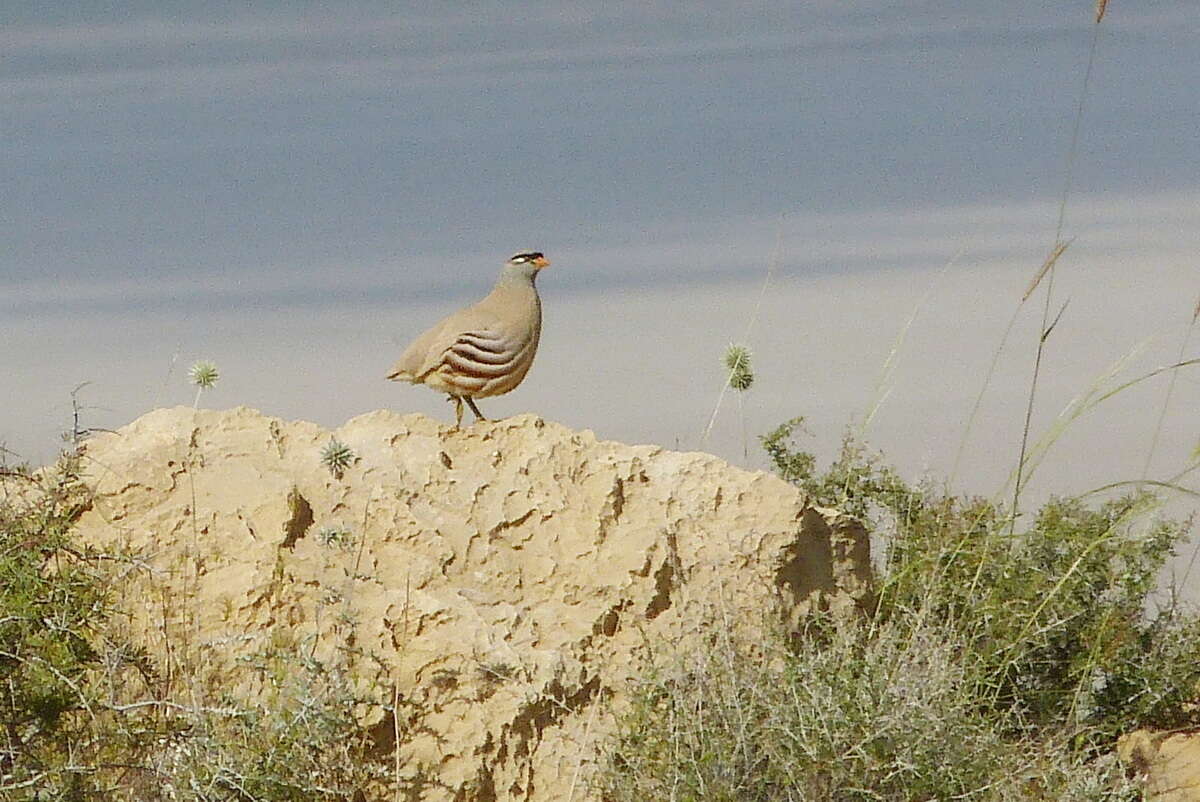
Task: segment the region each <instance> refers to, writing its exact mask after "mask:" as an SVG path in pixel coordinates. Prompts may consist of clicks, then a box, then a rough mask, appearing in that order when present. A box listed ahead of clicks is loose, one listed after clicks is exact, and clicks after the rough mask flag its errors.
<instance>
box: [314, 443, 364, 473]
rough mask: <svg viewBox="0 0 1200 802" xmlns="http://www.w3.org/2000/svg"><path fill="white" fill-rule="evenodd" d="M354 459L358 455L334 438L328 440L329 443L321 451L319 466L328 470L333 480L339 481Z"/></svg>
mask: <svg viewBox="0 0 1200 802" xmlns="http://www.w3.org/2000/svg"><path fill="white" fill-rule="evenodd" d="M356 459H358V455H357V454H355V453H354V449H352V448H350V446H348V445H346V444H345V443H343V442H342V441H341V440H338V439H337V438H336V437H331V438H329V442H328V443H326V444H325V447H324V448H323V449H321V464H322V465H324V466H325V467H326V468H328V469H329V472H330V473H331V474H333V478H335V479H341V478H342V474H344V473H345V472H346V469H347V468H349V467H350V466H351V465H353V464H354V461H355V460H356Z"/></svg>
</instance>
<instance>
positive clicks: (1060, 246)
mask: <svg viewBox="0 0 1200 802" xmlns="http://www.w3.org/2000/svg"><path fill="white" fill-rule="evenodd" d="M1070 244H1071V240H1066V241H1064V240H1059V241H1058V242H1056V243H1054V248H1053V250H1051V251H1050V255H1049V256H1047V257H1046V261H1045V262H1044V263H1043V264H1042V266H1041V267H1040V268H1038V272H1037V274H1036V275H1035V276H1034V277H1033V281H1031V282H1029V288H1028V289H1026V290H1025V294H1024V295H1022V296H1021V303H1025V302H1026V301H1028V300H1029V296H1030V295H1033V291H1034V290H1036V289H1037V288H1038V285H1039V284H1041V283H1042V279H1044V278H1045V277H1046V274H1047V273H1049V272H1050V268H1052V267H1054V264H1055V263H1056V262H1057V261H1058V257H1060V256H1062V255H1063V251H1065V250H1066V249H1067V246H1068V245H1070Z"/></svg>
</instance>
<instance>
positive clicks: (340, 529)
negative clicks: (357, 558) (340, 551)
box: [317, 524, 354, 548]
mask: <svg viewBox="0 0 1200 802" xmlns="http://www.w3.org/2000/svg"><path fill="white" fill-rule="evenodd" d="M317 541H318V542H319V543H320V544H321V545H322V546H329V547H335V546H336V547H339V548H349V547H350V546H351V545H353V541H354V535H353V533H352V532H351V531H350V530H349V529H347V528H346V527H345V526H342V525H341V524H330V525H328V526H322V527H321V528H320V529H319V530H317Z"/></svg>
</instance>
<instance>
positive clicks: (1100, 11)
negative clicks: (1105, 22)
mask: <svg viewBox="0 0 1200 802" xmlns="http://www.w3.org/2000/svg"><path fill="white" fill-rule="evenodd" d="M1107 8H1108V0H1096V24H1097V25H1099V24H1100V20H1102V19H1104V12H1105V10H1106V9H1107Z"/></svg>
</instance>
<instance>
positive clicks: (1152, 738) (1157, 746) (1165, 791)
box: [1117, 730, 1200, 802]
mask: <svg viewBox="0 0 1200 802" xmlns="http://www.w3.org/2000/svg"><path fill="white" fill-rule="evenodd" d="M1117 754H1118V755H1119V756H1120V758H1121V762H1122V763H1124V764H1125V765H1126V766H1127V767H1128V768H1129V769H1130V771H1131V772H1133V774H1134V775H1135V776H1136V777H1137V778H1138V779H1139V780H1140V781H1141V782H1142V787H1143V793H1144V794H1145V798H1146V800H1147V802H1200V733H1196V732H1190V733H1172V732H1151V731H1149V730H1136V731H1134V732H1131V733H1129V734H1128V735H1123V736H1121V739H1120V740H1119V741H1118V742H1117Z"/></svg>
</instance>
